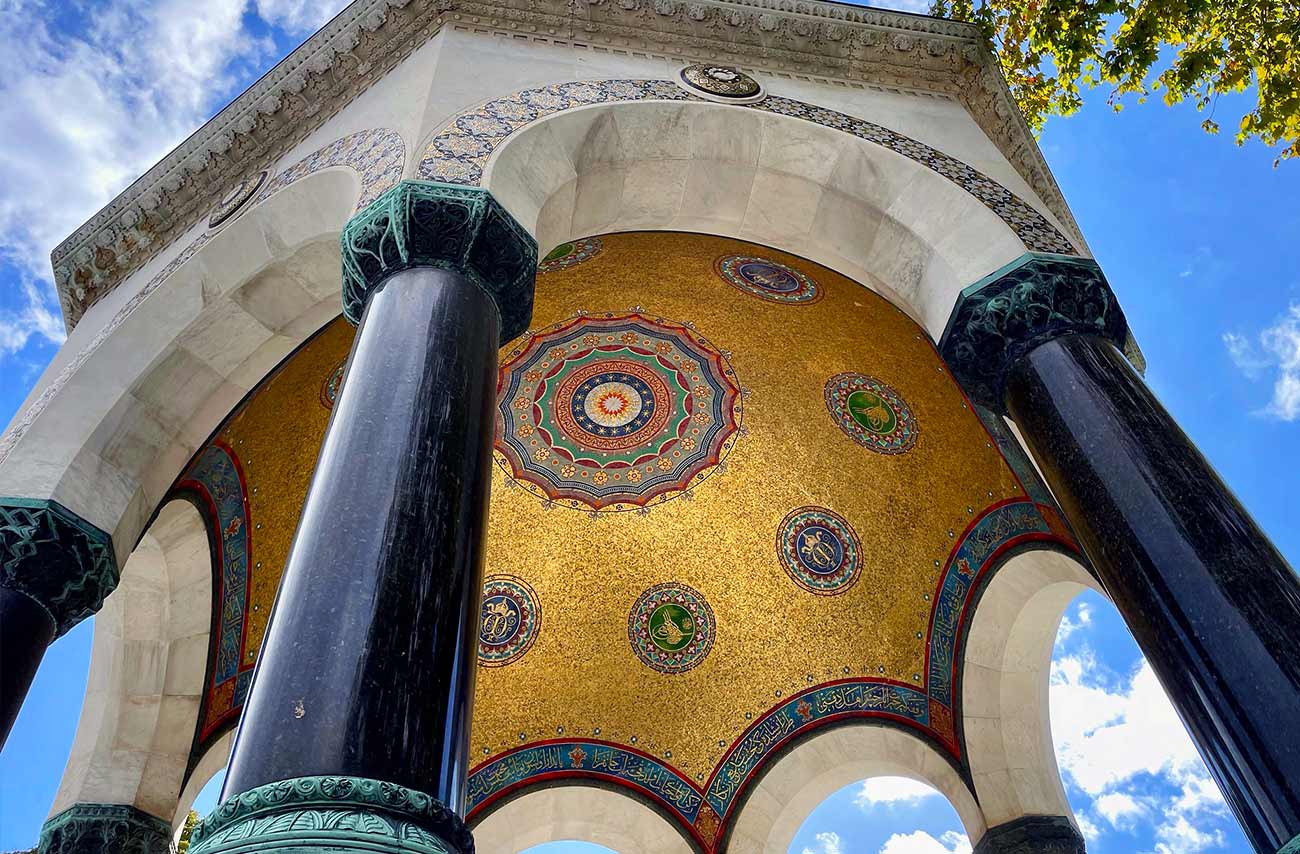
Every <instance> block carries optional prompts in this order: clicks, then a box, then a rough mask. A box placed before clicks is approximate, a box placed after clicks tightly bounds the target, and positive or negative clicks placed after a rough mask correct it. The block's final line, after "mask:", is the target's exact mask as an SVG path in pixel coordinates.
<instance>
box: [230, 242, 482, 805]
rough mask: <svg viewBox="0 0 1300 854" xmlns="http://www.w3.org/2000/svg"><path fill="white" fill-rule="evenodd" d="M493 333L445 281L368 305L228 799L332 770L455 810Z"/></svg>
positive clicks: (411, 286)
mask: <svg viewBox="0 0 1300 854" xmlns="http://www.w3.org/2000/svg"><path fill="white" fill-rule="evenodd" d="M497 339H498V312H497V308H496V305H495V303H494V302H493V299H492V298H491V297H490V296H489V295H488V294H487V293H486V292H484V291H483V290H482V289H481V288H480V287H478V286H477V285H475V284H473V283H472V282H470V281H469V280H468V279H466V278H465V277H463V276H461V275H460V274H458V273H455V272H449V271H445V270H437V269H433V268H430V267H416V268H411V269H407V270H403V271H401V272H398V273H396V274H394V275H392V276H391V277H389V278H388V279H387V280H386V281H385V282H384V283H383V285H382V286H381V287H380V288H379V289H378V290H377V291H375V292H374V293H373V294H372V295H371V297H370V299H369V300H368V303H367V307H366V310H365V314H364V316H363V317H362V321H361V325H360V328H359V329H358V332H357V338H356V343H355V344H354V346H353V350H352V355H351V357H350V359H349V363H348V369H347V375H346V377H345V379H344V382H343V387H342V389H341V391H340V393H339V396H338V400H337V402H336V404H335V407H334V413H333V417H332V420H331V422H330V426H329V429H328V431H327V433H326V437H325V442H324V446H323V448H322V450H321V455H320V459H319V462H318V463H317V468H316V473H315V476H314V478H313V480H312V485H311V489H310V491H309V493H308V496H307V500H306V504H305V506H304V507H303V512H302V518H301V521H300V523H299V527H298V532H297V535H296V537H295V539H294V544H293V547H292V550H291V553H290V557H289V561H288V564H287V566H286V567H285V571H284V576H283V579H282V581H281V585H280V591H279V594H278V596H277V599H276V604H275V610H274V612H273V616H272V618H271V622H270V626H269V628H268V631H267V636H266V640H265V642H264V644H263V647H262V653H261V656H260V659H259V661H258V664H257V671H256V673H255V675H254V679H253V686H252V689H251V691H250V696H249V699H248V702H247V704H246V706H245V709H244V714H243V717H242V720H241V723H240V730H239V735H238V739H237V741H236V743H235V747H234V752H233V755H232V759H231V764H230V771H229V774H228V776H227V778H226V784H225V789H224V793H223V797H225V796H229V795H232V794H238V793H240V792H245V791H248V790H249V789H252V788H254V787H257V786H261V785H264V784H267V783H271V782H274V781H277V780H285V779H290V778H298V777H309V776H322V775H345V776H352V777H359V778H368V779H372V780H382V781H386V782H388V783H394V784H398V785H401V786H406V787H409V788H411V789H415V790H417V791H420V792H425V793H427V794H429V795H432V796H433V797H435V798H438V799H439V800H440V801H442V803H443V804H445V805H447V806H448V807H450V808H451V809H452V810H454V811H456V812H461V811H462V808H463V803H464V797H465V786H466V774H467V767H466V761H467V750H468V737H469V719H470V704H471V699H472V692H473V674H474V660H475V651H476V649H477V644H476V639H477V631H476V628H477V626H476V620H477V617H478V604H479V601H478V600H479V589H480V586H481V580H480V575H481V565H482V559H483V553H482V546H483V538H484V528H485V524H486V516H487V497H488V474H489V467H490V464H491V442H492V430H493V427H492V425H493V420H492V419H493V402H494V398H495V391H496V351H497V346H498V341H497Z"/></svg>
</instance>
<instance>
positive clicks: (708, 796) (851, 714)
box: [469, 499, 1070, 852]
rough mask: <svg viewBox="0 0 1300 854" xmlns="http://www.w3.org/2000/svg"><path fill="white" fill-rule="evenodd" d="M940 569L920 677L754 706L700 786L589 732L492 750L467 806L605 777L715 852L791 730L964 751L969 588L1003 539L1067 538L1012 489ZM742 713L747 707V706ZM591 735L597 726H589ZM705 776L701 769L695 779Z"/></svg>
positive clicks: (1006, 543) (865, 681) (868, 681)
mask: <svg viewBox="0 0 1300 854" xmlns="http://www.w3.org/2000/svg"><path fill="white" fill-rule="evenodd" d="M954 540H955V542H956V544H955V545H954V546H953V548H952V551H951V552H950V553H949V557H948V560H947V563H946V564H945V566H944V569H943V572H942V573H941V574H940V580H939V583H938V589H937V593H936V595H935V596H934V597H932V598H933V604H932V606H931V616H930V635H929V643H928V647H929V649H930V650H931V652H930V653H929V657H928V660H927V662H926V667H925V676H926V678H925V679H924V680H923V679H922V674H917V675H916V683H915V684H907V683H902V682H896V681H892V680H889V679H884V678H865V677H856V678H847V679H842V680H838V681H833V682H826V683H823V684H820V685H812V686H809V687H808V688H806V689H805V690H802V691H800V692H799V693H797V694H794V695H792V696H790V697H788V698H785V699H782V700H781V701H780V702H779V703H778V704H777V705H775V706H773V707H772V708H770V709H769V710H768V711H766V712H765V713H763V714H761V715H756V716H754V718H753V722H752V723H751V724H749V725H748V726H747V727H746V729H745V731H744V733H743V734H742V735H741V736H740V737H739V738H737V739H736V741H735V742H734V743H733V744H732V745H731V746H730V747H729V748H728V749H727V750H726V752H725V753H724V754H723V756H722V758H721V760H720V761H719V762H718V764H717V765H716V766H715V767H714V770H713V772H712V774H711V775H710V776H709V778H708V781H707V783H706V784H704V785H703V787H702V788H701V787H700V786H699V785H697V783H696V782H693V781H692V780H690V779H689V778H688V777H687V775H686V774H684V773H683V772H681V771H679V770H677V769H675V768H674V767H673V766H672V765H671V761H670V760H671V755H672V754H671V753H667V754H665V756H664V758H663V759H658V758H655V757H653V756H650V755H648V754H645V753H641V752H639V751H637V750H635V749H633V748H629V747H625V746H620V745H617V744H611V743H608V742H603V741H596V740H592V739H566V740H554V741H549V740H548V741H539V742H534V743H532V744H527V745H524V746H521V747H518V748H515V749H513V750H509V751H506V752H504V753H501V754H498V755H496V756H494V757H492V758H490V759H488V760H487V761H485V762H484V763H483V764H481V765H479V766H478V767H477V768H475V769H474V770H473V771H472V772H471V774H470V780H469V805H470V812H469V815H470V817H471V818H472V817H473V816H474V815H475V814H476V813H480V812H481V811H482V810H484V809H485V808H487V807H488V806H490V805H491V804H493V803H495V802H496V801H497V800H499V799H501V798H502V797H505V796H506V795H508V794H510V793H511V792H514V791H518V790H519V789H522V788H524V787H526V786H530V785H533V784H535V783H540V782H544V781H547V780H556V779H564V778H588V779H596V780H604V781H607V782H613V783H616V784H618V785H621V786H625V787H627V788H629V789H632V790H634V791H636V792H637V793H639V794H641V795H642V796H644V797H646V798H648V799H649V800H651V801H653V802H655V803H658V804H660V805H661V806H663V807H664V808H665V809H666V810H667V811H668V812H669V814H670V815H672V816H673V817H674V818H676V819H677V820H678V822H679V823H680V824H681V826H682V827H683V828H684V829H685V830H686V832H687V833H689V834H690V835H691V836H692V838H694V839H695V840H696V841H697V842H698V843H699V844H700V846H701V848H702V849H703V850H704V851H705V852H713V851H715V850H716V848H717V844H718V841H719V840H721V839H722V837H723V836H724V835H725V833H724V831H725V828H726V825H727V823H728V821H729V820H730V819H731V817H732V814H733V813H734V811H735V809H736V805H737V804H738V803H739V802H740V799H741V796H742V795H743V793H744V791H745V789H746V787H748V786H749V785H751V784H752V783H753V781H754V780H755V779H756V776H757V774H758V773H759V772H760V771H761V770H762V769H763V767H764V766H765V765H766V764H767V763H768V762H770V761H771V760H772V759H773V758H774V757H775V756H776V755H777V753H778V752H779V751H780V750H781V749H782V748H783V747H785V746H786V745H787V744H789V743H790V742H791V741H792V740H793V739H796V738H799V737H801V736H803V735H806V734H808V733H810V732H812V731H813V730H815V729H817V728H819V727H822V726H826V725H829V724H834V723H836V722H840V721H845V720H850V719H855V718H866V719H871V720H875V721H879V722H882V723H885V724H889V725H896V726H902V727H906V728H910V729H913V730H917V731H920V732H921V733H922V734H923V735H926V736H929V737H930V738H931V739H932V740H933V741H934V742H936V743H937V744H938V745H941V746H942V747H943V748H944V749H945V750H946V752H947V753H948V754H949V755H950V756H951V757H952V758H953V759H954V760H955V761H957V762H959V763H960V762H962V761H963V750H962V746H961V743H960V741H959V739H958V734H957V728H956V723H955V720H956V718H957V716H958V712H957V711H956V709H957V706H956V702H957V698H956V697H955V696H954V689H955V685H956V678H957V674H956V668H957V666H958V664H959V661H958V658H959V654H958V647H959V645H960V642H961V637H962V633H963V631H964V630H965V624H966V621H967V618H968V616H969V614H968V609H969V607H970V603H971V599H972V594H973V592H974V591H975V590H976V589H977V587H978V585H979V584H981V583H983V581H984V580H986V579H987V577H989V575H990V573H991V572H992V569H993V568H994V567H995V566H996V565H997V563H998V560H999V558H1000V557H1001V556H1002V555H1003V554H1005V553H1006V552H1007V551H1008V550H1009V549H1012V548H1015V547H1017V546H1020V545H1024V544H1029V543H1034V542H1055V543H1059V544H1062V545H1065V546H1067V547H1068V546H1070V542H1069V539H1068V535H1066V534H1065V533H1064V532H1062V531H1060V530H1059V529H1058V528H1057V527H1056V526H1054V525H1052V524H1051V522H1050V521H1049V519H1048V518H1046V517H1045V515H1044V514H1043V512H1041V508H1039V507H1038V505H1036V504H1035V503H1034V502H1032V501H1027V500H1024V499H1012V500H1009V501H1006V502H1003V503H1001V504H997V505H994V506H993V507H991V508H989V509H988V510H986V511H985V512H984V513H983V514H981V515H980V516H979V517H978V518H977V519H975V520H973V521H972V522H971V524H970V525H969V527H967V529H966V530H965V531H963V532H962V533H961V534H960V536H954ZM747 717H749V716H748V715H747ZM594 732H595V734H596V735H599V734H600V730H599V729H597V730H595V731H594ZM702 779H703V778H702V777H701V780H702Z"/></svg>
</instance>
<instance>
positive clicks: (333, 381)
mask: <svg viewBox="0 0 1300 854" xmlns="http://www.w3.org/2000/svg"><path fill="white" fill-rule="evenodd" d="M347 366H348V363H347V360H346V359H344V360H343V361H342V362H339V365H338V367H337V368H335V369H334V370H332V371H330V373H329V376H327V377H325V379H324V380H323V381H322V382H321V384H320V402H321V406H324V407H325V408H326V409H333V408H334V400H335V399H336V398H337V397H338V396H339V389H340V388H342V387H343V371H344V369H346V368H347Z"/></svg>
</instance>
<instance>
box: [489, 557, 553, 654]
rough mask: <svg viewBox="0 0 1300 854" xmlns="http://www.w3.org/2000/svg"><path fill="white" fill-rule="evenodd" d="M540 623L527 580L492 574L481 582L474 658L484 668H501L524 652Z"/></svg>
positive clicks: (532, 639) (534, 596) (540, 618)
mask: <svg viewBox="0 0 1300 854" xmlns="http://www.w3.org/2000/svg"><path fill="white" fill-rule="evenodd" d="M541 625H542V609H541V606H539V605H538V604H537V594H536V593H534V592H533V588H532V587H530V586H528V582H526V581H524V580H523V579H520V578H515V577H514V576H513V575H493V576H491V577H489V578H488V579H487V581H485V582H484V583H483V610H482V619H481V622H480V623H479V632H478V660H479V664H482V665H483V666H484V667H503V666H505V665H507V664H509V663H510V662H512V661H515V660H517V659H519V658H520V657H521V656H523V654H524V653H526V652H528V650H529V648H530V647H531V646H532V645H533V641H535V640H537V633H538V631H539V630H540V629H541Z"/></svg>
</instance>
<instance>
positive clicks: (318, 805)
mask: <svg viewBox="0 0 1300 854" xmlns="http://www.w3.org/2000/svg"><path fill="white" fill-rule="evenodd" d="M325 851H328V852H331V854H361V852H368V854H388V853H389V852H391V853H392V854H399V852H400V854H474V838H473V837H472V836H471V835H470V832H469V829H468V828H466V827H465V824H464V822H462V821H461V819H460V817H459V816H457V815H456V814H455V813H454V812H452V811H451V810H450V809H448V808H447V807H445V806H444V805H443V804H442V803H441V802H439V801H438V800H437V799H436V798H434V797H431V796H430V795H426V794H424V793H423V792H417V791H415V790H414V789H408V788H406V787H404V786H398V785H395V784H393V783H385V782H382V781H380V780H367V779H364V778H361V777H298V778H295V779H292V780H281V781H279V782H277V783H268V784H267V785H265V786H258V787H257V788H256V789H250V790H248V791H247V792H243V793H241V794H238V795H234V796H232V797H230V798H228V799H227V800H226V801H225V802H224V803H222V804H221V806H219V807H217V809H216V810H215V811H214V812H213V813H212V814H211V815H209V816H208V817H207V818H205V819H204V820H203V821H202V822H200V823H199V824H198V825H197V826H196V827H195V828H194V832H193V833H192V834H191V835H190V850H189V854H254V852H256V854H262V852H276V854H311V852H325Z"/></svg>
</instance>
